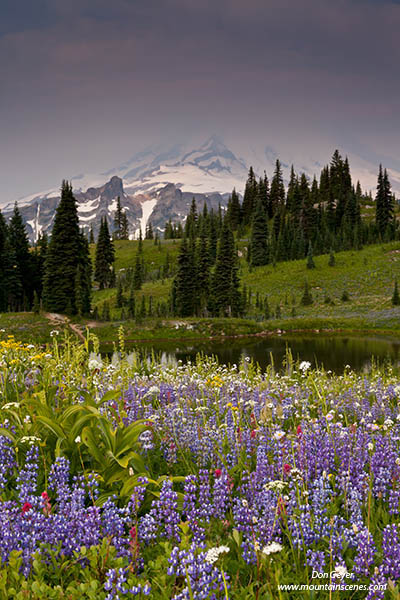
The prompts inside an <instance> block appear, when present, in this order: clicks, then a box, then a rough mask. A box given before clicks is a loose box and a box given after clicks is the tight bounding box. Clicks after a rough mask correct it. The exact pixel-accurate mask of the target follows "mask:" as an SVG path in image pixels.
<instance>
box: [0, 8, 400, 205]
mask: <svg viewBox="0 0 400 600" xmlns="http://www.w3.org/2000/svg"><path fill="white" fill-rule="evenodd" d="M1 8H2V13H1V18H0V82H1V83H0V164H1V177H0V204H2V203H5V202H7V201H10V200H14V199H15V198H17V197H20V196H22V195H24V194H28V193H32V192H36V191H41V190H45V189H46V188H47V187H49V186H54V185H57V184H58V183H59V182H60V180H61V179H62V178H63V177H66V178H69V177H72V176H74V175H76V174H78V173H80V172H90V171H93V172H100V171H103V170H106V169H108V168H111V167H113V166H115V165H116V164H119V163H120V162H122V161H124V160H126V159H127V158H129V157H130V156H131V155H132V154H134V153H135V152H136V151H138V150H141V149H142V148H143V147H145V146H149V145H151V144H154V143H159V142H175V141H184V140H186V139H189V138H191V137H196V136H202V137H204V138H205V137H207V136H208V135H211V134H213V133H216V134H218V135H220V136H222V137H223V138H224V139H225V141H226V142H227V144H228V145H229V144H233V145H234V146H235V148H239V149H240V145H241V143H243V144H251V143H253V142H254V143H258V144H261V143H263V144H265V145H269V146H273V147H278V148H279V147H287V148H290V147H293V148H296V149H297V150H298V151H299V149H300V150H301V149H304V151H307V152H308V153H309V154H313V156H314V158H315V159H316V160H322V162H325V161H326V160H327V158H329V155H328V157H326V156H325V154H324V156H320V153H321V152H322V149H324V151H325V149H326V148H330V149H332V150H333V149H334V148H335V147H337V146H338V147H340V148H341V149H343V151H344V152H350V153H351V152H353V153H357V154H359V155H360V156H362V157H364V158H366V159H368V160H372V161H373V162H374V163H379V162H380V161H382V162H383V163H384V164H385V165H386V166H388V167H392V168H398V169H400V152H399V145H400V144H399V140H400V135H399V134H400V116H399V105H400V77H399V68H400V67H399V65H400V36H399V32H400V3H399V2H395V1H394V0H248V1H247V2H246V3H245V2H243V0H212V1H211V0H113V1H112V2H111V1H110V0H2V3H1ZM283 158H284V157H283Z"/></svg>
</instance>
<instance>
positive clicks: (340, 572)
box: [332, 565, 347, 579]
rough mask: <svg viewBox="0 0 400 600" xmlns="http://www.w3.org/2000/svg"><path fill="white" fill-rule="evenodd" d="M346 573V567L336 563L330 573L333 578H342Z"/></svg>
mask: <svg viewBox="0 0 400 600" xmlns="http://www.w3.org/2000/svg"><path fill="white" fill-rule="evenodd" d="M346 575H347V567H346V566H345V565H336V567H335V570H334V571H333V573H332V577H333V578H335V577H336V578H337V579H343V577H346Z"/></svg>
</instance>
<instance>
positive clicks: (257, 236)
mask: <svg viewBox="0 0 400 600" xmlns="http://www.w3.org/2000/svg"><path fill="white" fill-rule="evenodd" d="M250 246H251V251H250V264H251V266H252V267H259V266H262V265H266V264H268V262H269V246H268V221H267V215H266V213H265V208H264V205H263V202H262V199H261V198H258V200H257V205H256V208H255V211H254V213H253V222H252V226H251V237H250Z"/></svg>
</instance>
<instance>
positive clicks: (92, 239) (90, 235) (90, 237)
mask: <svg viewBox="0 0 400 600" xmlns="http://www.w3.org/2000/svg"><path fill="white" fill-rule="evenodd" d="M89 244H94V232H93V225H91V227H90V234H89Z"/></svg>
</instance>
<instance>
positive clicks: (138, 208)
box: [3, 136, 400, 240]
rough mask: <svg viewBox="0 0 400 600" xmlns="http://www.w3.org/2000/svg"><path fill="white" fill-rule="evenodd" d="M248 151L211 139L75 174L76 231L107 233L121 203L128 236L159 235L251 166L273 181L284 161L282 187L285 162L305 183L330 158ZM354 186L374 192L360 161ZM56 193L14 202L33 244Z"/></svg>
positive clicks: (399, 186) (397, 179) (397, 175)
mask: <svg viewBox="0 0 400 600" xmlns="http://www.w3.org/2000/svg"><path fill="white" fill-rule="evenodd" d="M244 150H246V153H245V159H243V158H240V157H238V154H235V153H234V152H233V151H232V149H229V148H228V147H227V146H226V145H225V144H224V143H223V141H222V140H221V139H219V138H218V137H216V136H212V137H210V138H209V139H208V140H207V141H206V142H205V143H203V144H200V145H198V146H197V147H195V148H193V147H192V148H186V147H184V146H183V145H170V146H168V145H164V146H159V147H153V148H148V149H146V150H144V151H143V152H140V153H138V154H135V155H134V156H133V157H132V158H131V159H129V160H128V161H127V162H125V163H123V164H121V165H118V166H117V167H115V168H113V169H110V170H109V171H106V172H103V173H100V174H89V175H78V176H76V177H73V178H72V179H71V182H72V186H73V189H74V193H75V197H76V199H77V202H78V214H79V219H80V223H81V226H82V227H83V228H84V229H86V230H89V229H90V228H91V227H93V230H94V233H95V234H96V233H97V231H98V229H99V225H100V220H101V218H102V217H104V216H105V217H107V219H108V222H109V225H110V228H111V230H112V229H113V220H114V215H115V210H116V206H117V198H118V196H119V197H120V200H121V205H122V208H123V210H124V211H125V212H126V215H127V217H128V222H129V229H130V237H131V238H134V237H137V236H138V234H139V231H140V230H141V231H142V233H143V234H144V232H145V227H146V224H147V223H148V222H149V221H150V222H151V223H152V226H153V228H158V229H159V231H163V229H164V227H165V223H166V222H167V221H168V219H171V220H172V221H173V222H178V221H183V220H184V219H185V217H186V215H187V213H188V210H189V207H190V203H191V201H192V198H193V197H195V198H196V201H197V204H198V207H199V209H202V207H203V204H204V203H206V204H207V206H208V207H209V208H214V209H217V208H218V205H219V204H221V206H223V207H224V206H226V203H227V200H228V197H229V194H230V193H231V192H232V189H233V188H236V190H237V191H238V192H239V193H243V190H244V185H245V182H246V178H247V174H248V168H249V166H250V165H252V166H253V168H254V170H255V172H256V174H259V175H262V174H263V172H264V170H265V171H266V172H267V175H268V177H271V176H272V174H273V171H274V168H275V161H276V158H277V157H284V161H282V163H281V164H282V168H283V173H284V178H285V179H286V181H287V180H288V178H289V172H290V167H291V164H294V166H295V170H296V172H298V173H300V172H305V173H306V174H307V175H308V176H309V177H310V178H312V177H313V176H314V175H317V176H319V173H320V171H321V168H322V167H323V165H324V164H327V163H328V162H329V160H330V157H329V156H327V157H326V160H324V161H323V162H318V161H315V160H314V159H313V157H311V156H307V155H305V154H304V153H303V152H301V153H296V152H293V151H292V152H290V151H289V152H287V151H284V150H283V149H279V150H278V149H276V148H273V147H271V146H264V147H258V148H255V147H249V148H245V146H244V145H243V146H241V149H240V152H241V154H242V153H243V151H244ZM349 159H350V166H351V173H352V177H353V181H354V182H356V181H357V180H358V179H359V180H360V182H361V185H362V187H363V189H364V190H367V191H368V190H373V191H374V190H375V188H376V178H377V170H378V167H377V166H376V165H373V164H371V163H369V162H368V161H366V160H364V159H362V158H360V157H359V156H357V155H352V154H350V155H349ZM389 176H390V179H391V182H392V186H393V190H394V191H395V192H396V193H397V194H399V193H400V172H399V171H395V170H393V169H390V170H389ZM59 199H60V191H59V190H58V189H52V190H47V191H46V192H43V193H40V194H32V195H31V196H29V197H26V198H22V199H21V200H19V201H18V206H19V209H20V211H21V213H22V216H23V219H24V221H25V223H26V226H27V231H28V235H29V237H30V239H31V240H35V239H37V237H38V235H39V234H40V233H41V232H45V231H46V232H49V231H51V228H52V225H53V219H54V214H55V210H56V207H57V204H58V202H59ZM13 206H14V203H10V204H9V205H7V206H6V207H5V208H4V209H3V213H4V216H5V217H6V218H7V217H9V216H10V215H11V212H12V209H13Z"/></svg>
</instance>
